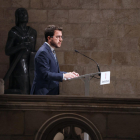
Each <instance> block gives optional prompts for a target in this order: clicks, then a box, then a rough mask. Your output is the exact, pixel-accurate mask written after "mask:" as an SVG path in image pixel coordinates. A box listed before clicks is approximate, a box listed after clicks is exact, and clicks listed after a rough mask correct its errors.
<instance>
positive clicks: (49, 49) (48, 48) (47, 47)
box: [44, 43, 58, 66]
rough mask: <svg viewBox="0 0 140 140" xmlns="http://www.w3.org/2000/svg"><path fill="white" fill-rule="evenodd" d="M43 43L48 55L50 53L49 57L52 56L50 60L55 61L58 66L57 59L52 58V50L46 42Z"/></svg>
mask: <svg viewBox="0 0 140 140" xmlns="http://www.w3.org/2000/svg"><path fill="white" fill-rule="evenodd" d="M44 45H45V47H46V49H47V50H48V52H49V53H50V55H51V57H52V60H53V61H54V62H55V64H56V65H57V66H58V63H57V61H56V60H55V58H54V55H53V52H52V51H51V48H50V47H49V46H48V45H47V44H46V43H44Z"/></svg>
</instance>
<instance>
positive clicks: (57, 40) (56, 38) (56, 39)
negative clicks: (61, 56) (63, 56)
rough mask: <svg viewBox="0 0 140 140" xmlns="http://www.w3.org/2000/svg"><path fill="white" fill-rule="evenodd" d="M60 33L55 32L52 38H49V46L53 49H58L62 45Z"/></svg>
mask: <svg viewBox="0 0 140 140" xmlns="http://www.w3.org/2000/svg"><path fill="white" fill-rule="evenodd" d="M62 41H63V39H62V31H59V30H55V31H54V35H53V37H51V38H50V40H49V42H50V45H51V46H52V47H54V48H60V47H61V44H62Z"/></svg>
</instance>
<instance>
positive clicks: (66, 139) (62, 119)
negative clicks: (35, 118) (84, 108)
mask: <svg viewBox="0 0 140 140" xmlns="http://www.w3.org/2000/svg"><path fill="white" fill-rule="evenodd" d="M77 130H79V131H81V134H82V133H83V134H84V133H86V134H88V135H89V140H102V137H101V134H100V132H99V131H98V129H97V128H96V126H95V125H94V124H93V123H92V122H91V121H89V120H88V119H87V118H85V117H83V116H81V115H78V114H74V113H63V114H59V115H56V116H54V117H52V118H50V119H49V120H47V121H46V122H45V123H44V124H43V125H42V126H41V128H40V129H39V130H38V132H37V134H36V137H35V140H54V139H55V136H56V135H57V134H60V135H62V137H61V138H60V139H61V140H83V138H82V135H81V134H79V133H77V132H76V131H77Z"/></svg>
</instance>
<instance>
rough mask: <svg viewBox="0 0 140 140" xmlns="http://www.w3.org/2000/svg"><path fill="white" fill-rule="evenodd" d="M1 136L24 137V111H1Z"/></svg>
mask: <svg viewBox="0 0 140 140" xmlns="http://www.w3.org/2000/svg"><path fill="white" fill-rule="evenodd" d="M0 124H1V127H0V135H23V133H24V113H23V112H22V111H16V112H12V111H0Z"/></svg>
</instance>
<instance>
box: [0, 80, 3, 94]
mask: <svg viewBox="0 0 140 140" xmlns="http://www.w3.org/2000/svg"><path fill="white" fill-rule="evenodd" d="M0 94H4V81H3V79H0Z"/></svg>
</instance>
